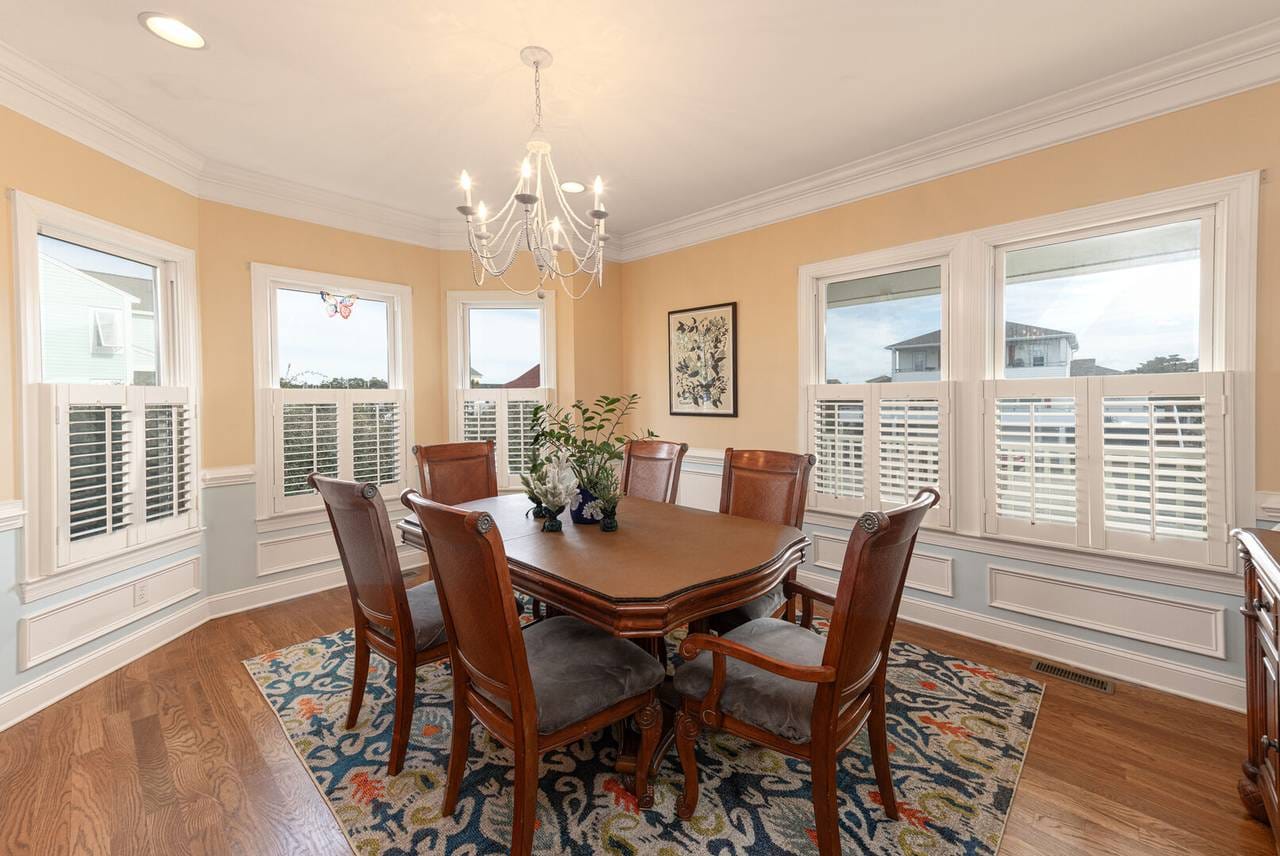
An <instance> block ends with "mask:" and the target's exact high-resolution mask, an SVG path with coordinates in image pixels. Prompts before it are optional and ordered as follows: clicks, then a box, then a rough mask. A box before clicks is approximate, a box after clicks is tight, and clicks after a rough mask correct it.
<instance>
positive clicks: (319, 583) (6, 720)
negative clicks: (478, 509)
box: [0, 568, 345, 731]
mask: <svg viewBox="0 0 1280 856" xmlns="http://www.w3.org/2000/svg"><path fill="white" fill-rule="evenodd" d="M344 582H345V580H344V579H343V573H342V569H341V568H336V569H331V570H324V571H317V572H315V573H310V574H304V575H302V576H297V577H291V578H290V579H286V580H276V581H273V582H269V583H262V584H260V585H256V586H251V587H249V588H244V589H238V590H236V591H231V592H225V593H223V594H216V595H205V596H203V597H201V598H199V599H197V600H196V601H195V602H194V603H191V604H189V605H187V606H185V607H183V608H182V609H180V610H178V611H177V612H174V613H173V614H171V615H167V616H165V617H164V618H161V619H160V620H159V621H156V622H153V623H152V624H148V625H147V626H146V627H142V628H139V629H138V630H135V631H134V632H133V633H130V634H128V635H126V636H122V637H121V638H119V639H117V640H115V641H114V642H110V643H108V644H106V645H104V646H103V647H101V648H98V649H97V650H95V651H91V652H90V653H88V654H85V655H84V656H82V657H79V658H77V659H75V660H73V661H71V662H69V663H66V664H64V665H62V666H59V667H58V668H56V669H54V670H53V671H51V672H48V673H47V674H44V675H41V676H40V677H38V678H35V679H33V680H31V681H28V682H27V683H25V684H23V685H22V686H20V687H16V688H14V689H12V690H10V691H9V692H7V693H5V694H3V695H0V731H4V730H5V729H6V728H8V727H9V726H11V725H14V724H16V723H18V722H21V721H22V720H24V719H26V718H27V717H29V716H31V715H32V714H34V713H37V712H39V711H40V710H43V709H44V708H46V707H48V706H49V705H51V704H53V703H54V702H56V701H59V700H61V699H63V698H66V697H67V696H69V695H71V694H72V693H73V692H75V691H76V690H78V689H81V688H83V687H85V686H88V685H89V684H91V683H93V682H94V681H96V680H98V679H100V678H103V677H106V676H107V675H109V674H111V673H112V672H114V671H115V670H117V669H120V668H123V667H124V666H127V665H128V664H129V663H132V662H133V661H134V660H136V659H138V658H139V657H141V656H143V655H145V654H148V653H150V652H151V651H154V650H155V649H156V648H159V647H160V646H161V645H164V644H166V643H168V642H172V641H173V640H174V639H177V638H178V637H179V636H181V635H183V634H184V633H189V632H191V631H192V630H195V629H196V628H197V627H199V626H200V625H202V624H204V623H205V622H206V621H209V620H211V619H214V618H220V617H222V616H225V615H231V614H233V613H236V612H244V611H246V610H249V609H256V608H258V607H261V606H267V605H269V604H273V603H279V602H280V601H283V600H292V599H293V598H296V597H302V596H304V595H308V594H314V593H315V592H319V591H324V590H326V589H331V588H335V587H336V586H340V585H343V584H344Z"/></svg>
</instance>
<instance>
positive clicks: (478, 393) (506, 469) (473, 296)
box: [449, 292, 555, 488]
mask: <svg viewBox="0 0 1280 856" xmlns="http://www.w3.org/2000/svg"><path fill="white" fill-rule="evenodd" d="M449 318H450V322H449V367H450V375H451V379H452V384H453V387H454V391H453V399H452V402H451V416H452V420H451V426H450V434H451V436H452V438H453V439H454V440H461V441H474V440H491V441H493V443H494V446H495V450H496V451H495V454H496V456H497V464H498V482H499V485H500V486H501V487H503V488H516V487H519V484H520V481H519V478H520V474H521V473H523V472H525V471H526V470H527V469H528V456H529V452H530V451H531V449H532V440H533V437H532V434H531V432H530V431H529V421H530V419H531V418H532V416H533V409H534V408H535V407H537V405H538V404H539V403H543V402H547V401H549V400H550V396H551V385H552V384H553V383H554V380H555V374H554V371H555V368H554V354H555V338H554V336H555V295H553V294H548V295H546V296H544V297H543V298H541V299H539V298H520V297H518V296H513V295H510V294H504V293H497V292H451V293H450V295H449Z"/></svg>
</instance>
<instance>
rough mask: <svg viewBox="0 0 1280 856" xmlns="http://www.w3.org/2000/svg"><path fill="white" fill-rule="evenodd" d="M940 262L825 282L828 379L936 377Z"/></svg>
mask: <svg viewBox="0 0 1280 856" xmlns="http://www.w3.org/2000/svg"><path fill="white" fill-rule="evenodd" d="M942 275H943V274H942V266H941V265H929V266H926V267H916V268H908V269H906V270H896V271H888V272H883V273H873V274H868V275H866V276H860V277H857V278H854V279H845V280H841V281H836V282H827V283H824V284H823V290H824V292H825V295H826V296H825V298H824V301H823V302H824V305H825V319H824V326H825V337H824V343H825V354H826V374H825V375H824V377H825V378H826V382H827V383H888V382H891V381H898V382H902V381H919V380H938V379H939V378H940V377H941V374H940V370H941V366H942V361H941V357H942V345H943V342H942Z"/></svg>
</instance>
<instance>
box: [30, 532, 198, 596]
mask: <svg viewBox="0 0 1280 856" xmlns="http://www.w3.org/2000/svg"><path fill="white" fill-rule="evenodd" d="M203 538H204V527H203V526H198V527H196V528H194V529H188V530H186V531H185V532H178V533H176V534H174V535H170V536H169V537H167V538H163V539H159V540H156V541H149V542H147V543H145V544H139V545H137V546H136V547H130V548H129V549H127V550H122V551H121V552H119V553H116V554H114V555H111V556H106V557H101V558H97V559H93V560H92V561H89V562H82V563H80V564H78V565H74V566H71V567H68V568H63V569H60V570H58V571H54V572H53V573H50V574H47V575H44V576H41V577H38V578H36V579H34V580H27V581H24V582H21V583H19V584H18V596H19V598H20V599H21V600H22V602H23V603H31V602H33V601H37V600H41V599H42V598H46V597H49V596H50V595H55V594H58V593H60V592H64V591H70V590H71V589H74V588H77V587H79V586H82V585H85V584H86V583H91V582H94V581H95V580H100V579H103V578H104V577H109V576H111V575H112V574H118V573H120V572H121V571H127V570H129V569H130V568H136V567H137V566H139V565H142V564H145V563H147V562H152V561H155V560H156V559H162V558H164V557H165V556H171V555H173V554H174V553H178V552H181V551H182V550H189V549H191V548H193V547H199V546H200V544H201V542H202V541H203Z"/></svg>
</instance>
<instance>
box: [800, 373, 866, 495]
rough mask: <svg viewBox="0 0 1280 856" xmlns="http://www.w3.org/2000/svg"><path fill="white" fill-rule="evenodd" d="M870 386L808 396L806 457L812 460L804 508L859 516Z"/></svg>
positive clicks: (824, 389)
mask: <svg viewBox="0 0 1280 856" xmlns="http://www.w3.org/2000/svg"><path fill="white" fill-rule="evenodd" d="M870 393H871V388H870V386H868V385H866V384H857V385H836V384H827V385H822V386H814V387H811V388H810V391H809V451H810V452H811V453H812V454H813V455H814V457H815V458H816V459H817V460H816V462H815V464H814V467H813V475H812V478H811V481H810V488H809V507H810V508H813V509H817V510H824V509H825V510H832V511H844V512H848V513H851V514H858V513H861V512H862V511H863V510H865V508H866V504H867V503H866V500H867V492H866V488H867V454H866V451H867V426H866V417H867V411H868V409H869V396H870Z"/></svg>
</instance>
